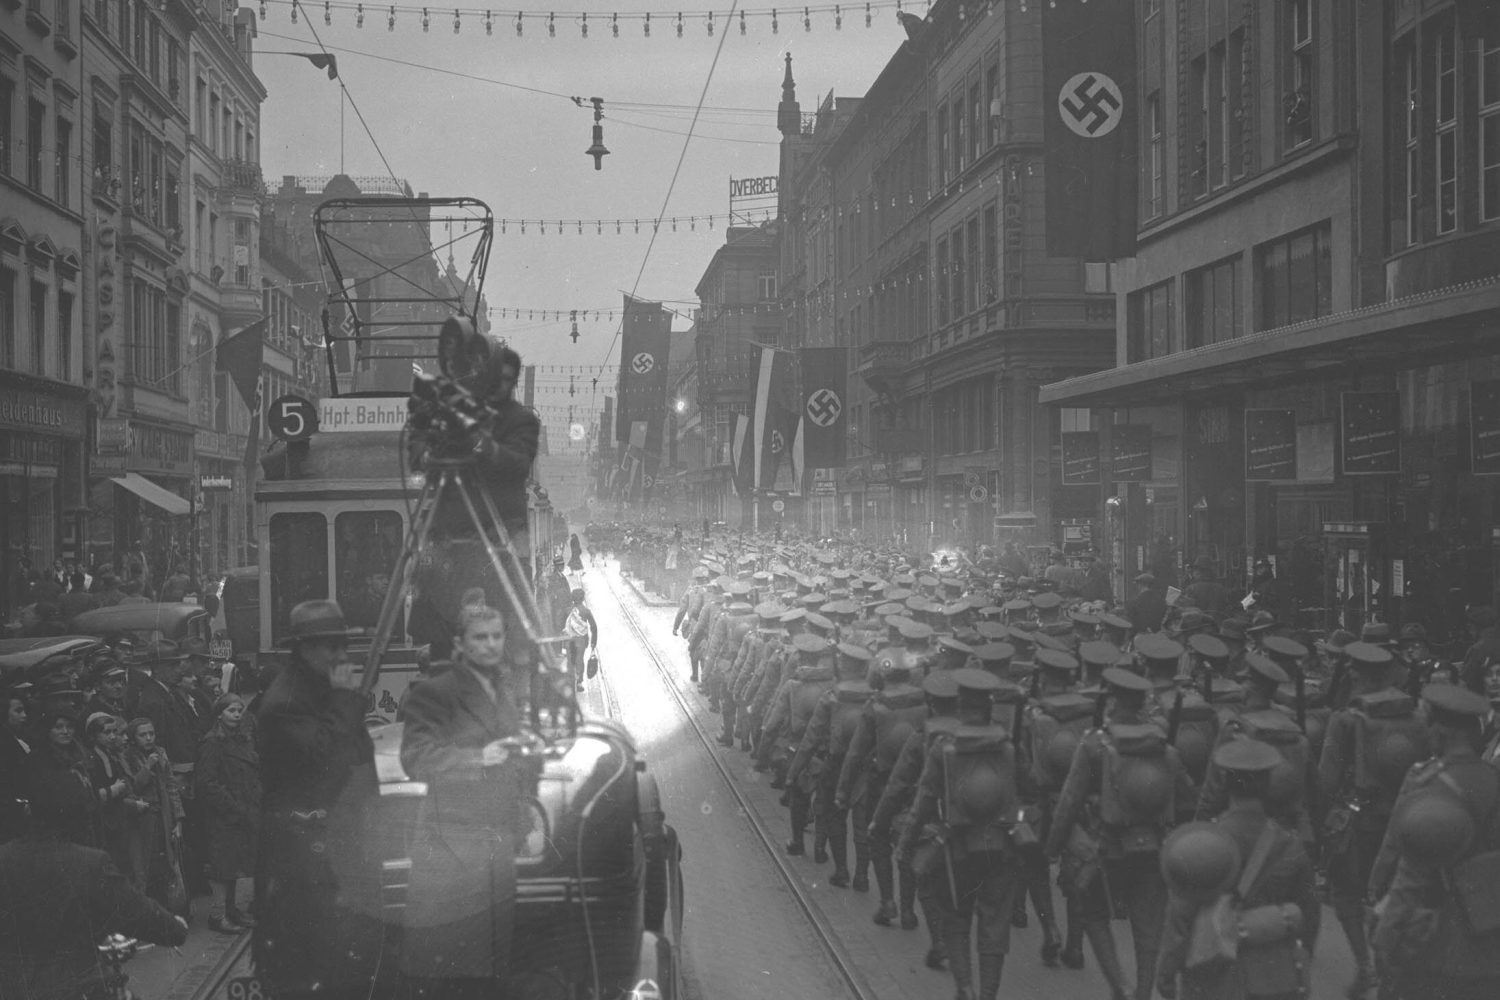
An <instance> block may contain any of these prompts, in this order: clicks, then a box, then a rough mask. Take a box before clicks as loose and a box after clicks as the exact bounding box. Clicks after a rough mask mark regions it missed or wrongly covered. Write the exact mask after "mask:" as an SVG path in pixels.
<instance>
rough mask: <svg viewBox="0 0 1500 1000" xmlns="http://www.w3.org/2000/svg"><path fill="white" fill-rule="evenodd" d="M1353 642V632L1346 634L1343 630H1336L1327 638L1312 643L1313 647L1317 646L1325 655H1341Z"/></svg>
mask: <svg viewBox="0 0 1500 1000" xmlns="http://www.w3.org/2000/svg"><path fill="white" fill-rule="evenodd" d="M1354 641H1355V638H1354V633H1353V632H1348V631H1345V630H1344V629H1341V628H1336V629H1334V630H1333V631H1332V632H1330V633H1329V634H1328V638H1326V639H1319V640H1318V641H1317V642H1315V643H1313V645H1314V646H1317V647H1318V648H1319V649H1320V650H1322V651H1323V652H1325V653H1343V652H1344V651H1345V649H1347V648H1348V646H1349V643H1351V642H1354Z"/></svg>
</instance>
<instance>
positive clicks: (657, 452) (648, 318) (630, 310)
mask: <svg viewBox="0 0 1500 1000" xmlns="http://www.w3.org/2000/svg"><path fill="white" fill-rule="evenodd" d="M623 324H624V325H623V327H622V329H621V332H620V394H619V396H620V398H619V402H618V404H617V407H616V413H615V440H616V441H620V442H627V441H629V440H630V427H631V425H632V424H633V423H634V422H636V421H638V420H644V421H645V422H646V443H645V446H644V453H645V456H646V459H647V461H646V471H647V472H648V473H650V474H652V475H655V474H656V463H657V461H658V460H659V459H660V456H661V451H662V448H661V440H662V429H663V427H664V426H665V424H666V419H667V350H668V348H669V347H670V346H671V343H672V314H671V313H669V312H667V311H666V310H665V309H663V308H662V307H661V303H660V302H645V301H642V300H640V299H633V298H631V297H630V296H629V295H627V296H625V318H624V320H623Z"/></svg>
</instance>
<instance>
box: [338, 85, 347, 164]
mask: <svg viewBox="0 0 1500 1000" xmlns="http://www.w3.org/2000/svg"><path fill="white" fill-rule="evenodd" d="M348 103H349V95H348V94H346V93H345V92H344V88H343V87H339V173H343V172H344V105H345V104H348Z"/></svg>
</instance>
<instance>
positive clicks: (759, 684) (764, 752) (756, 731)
mask: <svg viewBox="0 0 1500 1000" xmlns="http://www.w3.org/2000/svg"><path fill="white" fill-rule="evenodd" d="M778 621H779V623H780V625H781V628H782V630H783V631H782V634H781V635H780V636H778V637H777V640H776V642H774V643H773V644H772V645H771V648H770V651H769V652H768V654H767V655H766V659H765V661H764V663H763V664H762V666H761V672H760V677H759V679H758V680H757V681H756V682H755V690H754V692H753V693H752V694H751V697H750V718H749V719H748V720H747V721H748V725H749V726H750V732H751V741H752V744H753V747H754V751H753V752H754V754H755V769H756V770H757V771H761V772H765V771H769V770H770V769H771V761H770V757H771V747H770V744H771V740H768V739H767V738H766V737H767V731H766V727H765V722H766V720H767V717H768V715H769V713H770V710H771V705H772V704H773V703H774V702H775V701H776V699H777V698H778V696H779V695H780V694H781V689H782V687H783V686H785V685H786V684H787V683H788V682H789V681H790V680H791V677H792V671H793V670H795V669H796V666H797V648H796V646H794V645H793V642H794V640H795V639H796V637H797V636H798V635H799V634H801V633H802V632H804V631H806V629H807V612H805V611H803V610H802V609H801V608H793V609H792V610H790V611H785V612H782V615H781V617H780V619H778ZM773 739H774V737H773ZM785 785H786V783H785V781H783V780H781V778H780V777H778V778H777V780H776V781H773V782H772V783H771V787H772V788H784V787H785Z"/></svg>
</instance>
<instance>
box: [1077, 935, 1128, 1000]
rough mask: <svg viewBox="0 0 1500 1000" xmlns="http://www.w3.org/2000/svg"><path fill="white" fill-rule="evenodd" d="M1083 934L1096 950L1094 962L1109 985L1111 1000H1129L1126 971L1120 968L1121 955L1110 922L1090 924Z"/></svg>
mask: <svg viewBox="0 0 1500 1000" xmlns="http://www.w3.org/2000/svg"><path fill="white" fill-rule="evenodd" d="M1083 933H1084V936H1085V937H1087V938H1088V939H1089V945H1090V947H1092V948H1093V949H1094V961H1096V962H1098V963H1099V971H1100V972H1101V973H1102V974H1103V975H1104V981H1105V983H1107V984H1108V985H1109V995H1110V997H1111V1000H1129V997H1130V994H1129V993H1128V992H1126V990H1125V970H1124V969H1122V968H1121V967H1120V954H1119V952H1118V951H1116V950H1115V935H1114V931H1113V930H1112V929H1111V928H1110V926H1109V921H1107V920H1100V921H1096V922H1090V923H1088V924H1086V925H1084V928H1083Z"/></svg>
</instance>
